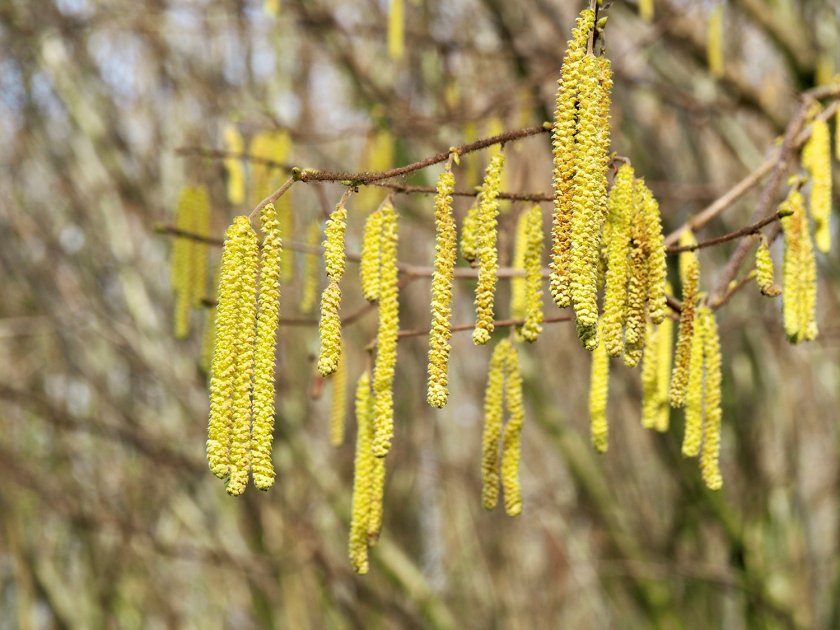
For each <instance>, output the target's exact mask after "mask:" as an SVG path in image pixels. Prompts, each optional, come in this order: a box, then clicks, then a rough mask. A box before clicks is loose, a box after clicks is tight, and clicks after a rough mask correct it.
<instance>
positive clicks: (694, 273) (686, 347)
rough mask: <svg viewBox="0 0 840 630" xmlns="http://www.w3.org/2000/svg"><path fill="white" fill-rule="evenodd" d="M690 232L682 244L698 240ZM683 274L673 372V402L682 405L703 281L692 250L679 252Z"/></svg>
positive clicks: (689, 243)
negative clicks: (695, 315) (699, 291)
mask: <svg viewBox="0 0 840 630" xmlns="http://www.w3.org/2000/svg"><path fill="white" fill-rule="evenodd" d="M695 242H696V241H695V239H694V236H693V235H692V234H691V232H683V234H682V235H681V236H680V245H691V244H693V243H695ZM680 278H681V281H682V312H681V313H680V325H679V329H678V331H677V347H676V350H675V351H674V369H673V374H672V376H671V390H670V398H671V406H672V407H675V408H676V407H682V406H683V405H684V404H685V390H686V386H687V385H688V375H689V366H690V363H691V337H692V335H693V334H694V313H695V302H696V300H697V292H698V290H699V285H700V262H699V261H698V260H697V254H695V253H694V252H692V251H687V252H682V253H681V254H680Z"/></svg>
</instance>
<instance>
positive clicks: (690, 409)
mask: <svg viewBox="0 0 840 630" xmlns="http://www.w3.org/2000/svg"><path fill="white" fill-rule="evenodd" d="M703 311H704V307H700V308H699V309H698V313H697V315H696V316H695V318H694V333H693V334H692V335H691V350H690V353H689V367H688V385H687V386H686V391H685V433H684V435H683V443H682V454H683V457H697V456H698V455H699V454H700V444H701V442H702V439H703V405H704V402H705V398H706V395H705V393H706V391H705V370H704V359H703V348H704V344H705V343H706V333H707V331H706V323H707V321H706V320H705V319H704V318H703V317H701V316H700V313H702V312H703Z"/></svg>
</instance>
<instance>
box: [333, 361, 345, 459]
mask: <svg viewBox="0 0 840 630" xmlns="http://www.w3.org/2000/svg"><path fill="white" fill-rule="evenodd" d="M346 363H347V359H346V357H345V356H344V353H343V352H342V355H341V358H340V359H339V361H338V367H337V368H336V370H335V372H333V375H332V378H331V379H330V381H331V382H332V399H331V400H330V444H332V445H333V446H341V445H342V444H344V425H345V421H344V420H345V407H346V406H347V367H346V365H345V364H346Z"/></svg>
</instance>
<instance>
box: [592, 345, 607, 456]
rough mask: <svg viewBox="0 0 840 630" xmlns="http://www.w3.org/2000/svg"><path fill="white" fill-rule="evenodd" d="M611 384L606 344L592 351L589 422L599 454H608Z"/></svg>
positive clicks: (594, 444) (593, 444) (593, 441)
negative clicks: (608, 417)
mask: <svg viewBox="0 0 840 630" xmlns="http://www.w3.org/2000/svg"><path fill="white" fill-rule="evenodd" d="M609 384H610V357H609V355H608V354H607V349H606V348H605V347H604V344H599V345H598V346H596V348H595V349H594V350H593V351H592V368H591V374H590V382H589V422H590V430H591V436H592V446H594V447H595V450H596V451H598V452H599V453H606V452H607V447H608V440H609V425H608V424H607V397H608V394H609Z"/></svg>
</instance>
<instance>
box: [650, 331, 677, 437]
mask: <svg viewBox="0 0 840 630" xmlns="http://www.w3.org/2000/svg"><path fill="white" fill-rule="evenodd" d="M673 338H674V321H673V320H672V319H671V318H670V317H666V318H665V319H664V320H663V321H662V323H661V324H659V327H658V329H657V331H656V348H655V349H653V348H651V350H652V351H653V352H656V353H657V355H658V357H657V358H656V371H657V372H658V374H657V376H656V386H657V387H656V388H657V401H658V403H659V414H658V415H657V418H656V424H655V426H654V428H655V429H656V430H657V431H659V432H660V433H664V432H665V431H667V430H668V424H669V420H670V418H671V404H670V400H671V399H670V379H671V358H672V356H673V354H672V353H673V347H672V345H673Z"/></svg>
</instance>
